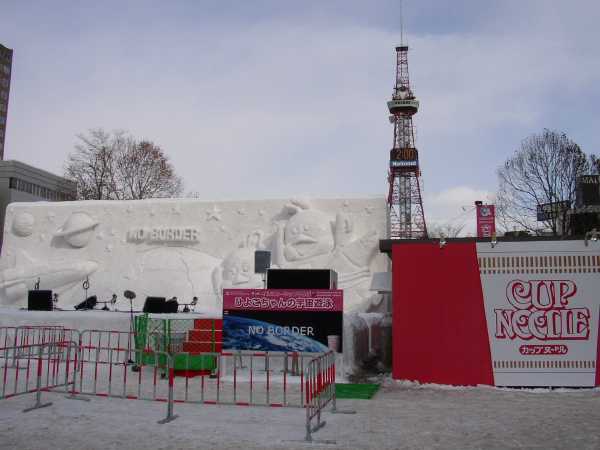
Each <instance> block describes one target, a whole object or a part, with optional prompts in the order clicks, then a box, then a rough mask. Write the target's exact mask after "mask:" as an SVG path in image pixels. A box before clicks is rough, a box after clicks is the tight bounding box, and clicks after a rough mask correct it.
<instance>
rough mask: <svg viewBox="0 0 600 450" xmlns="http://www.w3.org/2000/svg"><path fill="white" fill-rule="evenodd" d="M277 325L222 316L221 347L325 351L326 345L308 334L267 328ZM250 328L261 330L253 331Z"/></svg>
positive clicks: (279, 350) (278, 350)
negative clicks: (272, 331)
mask: <svg viewBox="0 0 600 450" xmlns="http://www.w3.org/2000/svg"><path fill="white" fill-rule="evenodd" d="M274 327H280V326H279V325H276V324H272V323H268V322H263V321H261V320H256V319H251V318H247V317H239V316H233V315H225V316H223V329H224V332H223V348H226V349H240V350H242V349H243V350H263V351H269V352H286V351H287V352H310V353H323V352H327V351H328V348H327V346H326V345H324V344H322V343H320V342H319V341H316V340H314V339H312V338H310V337H308V336H303V335H301V334H298V333H293V332H291V331H289V330H285V329H283V328H282V327H280V328H278V333H268V332H267V330H269V329H273V328H274ZM250 330H261V331H262V332H253V333H251V332H250Z"/></svg>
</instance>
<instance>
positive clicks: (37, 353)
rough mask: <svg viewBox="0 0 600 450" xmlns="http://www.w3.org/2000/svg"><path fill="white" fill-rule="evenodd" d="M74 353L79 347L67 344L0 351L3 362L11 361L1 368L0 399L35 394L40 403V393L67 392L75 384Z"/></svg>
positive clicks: (32, 345) (57, 343)
mask: <svg viewBox="0 0 600 450" xmlns="http://www.w3.org/2000/svg"><path fill="white" fill-rule="evenodd" d="M77 353H78V344H77V343H76V342H67V341H62V342H50V343H44V344H30V345H23V346H18V347H5V348H2V349H0V354H2V356H3V359H5V361H8V360H9V359H11V360H14V365H10V364H5V365H4V366H3V367H2V368H0V377H1V378H0V383H1V389H0V399H7V398H10V397H15V396H18V395H23V394H29V393H32V392H37V404H39V403H40V402H39V397H40V395H41V394H40V392H41V391H50V390H53V389H56V388H59V387H65V389H66V386H69V385H72V384H73V383H74V379H75V364H74V362H75V360H76V358H77V356H76V355H77ZM9 355H11V356H9ZM12 355H17V356H16V357H13V356H12ZM38 407H39V406H38Z"/></svg>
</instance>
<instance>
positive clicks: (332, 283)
mask: <svg viewBox="0 0 600 450" xmlns="http://www.w3.org/2000/svg"><path fill="white" fill-rule="evenodd" d="M267 289H337V272H336V271H334V270H330V269H268V270H267Z"/></svg>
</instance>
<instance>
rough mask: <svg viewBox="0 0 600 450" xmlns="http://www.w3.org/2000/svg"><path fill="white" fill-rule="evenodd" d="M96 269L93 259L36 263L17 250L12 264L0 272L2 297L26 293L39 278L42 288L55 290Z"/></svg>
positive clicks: (82, 277) (96, 265) (11, 298)
mask: <svg viewBox="0 0 600 450" xmlns="http://www.w3.org/2000/svg"><path fill="white" fill-rule="evenodd" d="M97 269H98V263H96V262H95V261H86V260H75V261H66V260H60V261H48V262H45V263H40V262H39V261H35V260H33V259H31V258H29V257H28V256H27V255H26V254H25V253H21V254H20V255H19V256H18V257H17V260H16V264H15V267H13V268H10V269H5V270H3V271H1V272H0V289H2V290H3V291H4V292H3V294H4V297H6V299H8V300H11V301H13V302H14V301H16V300H18V299H19V298H21V297H25V296H26V295H27V291H28V290H29V289H33V287H34V285H35V283H36V282H37V281H38V279H39V281H40V288H42V289H57V288H60V287H63V286H67V285H69V284H72V283H76V282H79V281H82V280H84V279H85V278H86V277H87V276H88V275H90V274H91V273H93V272H95V271H96V270H97Z"/></svg>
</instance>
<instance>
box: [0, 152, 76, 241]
mask: <svg viewBox="0 0 600 450" xmlns="http://www.w3.org/2000/svg"><path fill="white" fill-rule="evenodd" d="M76 198H77V184H76V183H74V182H72V181H69V180H67V179H65V178H63V177H59V176H57V175H54V174H52V173H50V172H46V171H45V170H41V169H38V168H36V167H32V166H29V165H27V164H24V163H22V162H19V161H0V224H1V225H3V226H2V228H1V229H0V245H1V244H2V238H3V236H4V216H5V213H6V206H7V205H8V204H9V203H13V202H38V201H65V200H75V199H76Z"/></svg>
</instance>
